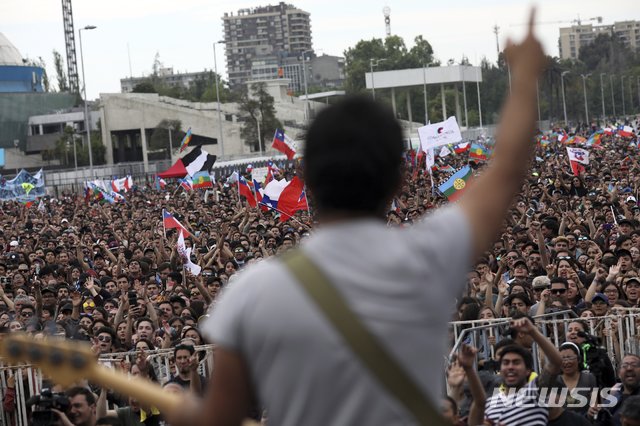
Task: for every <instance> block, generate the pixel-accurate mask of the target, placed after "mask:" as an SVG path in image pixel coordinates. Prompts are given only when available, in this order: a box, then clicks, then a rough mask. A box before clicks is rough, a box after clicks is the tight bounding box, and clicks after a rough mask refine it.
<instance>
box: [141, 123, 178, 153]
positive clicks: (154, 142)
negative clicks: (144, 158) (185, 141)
mask: <svg viewBox="0 0 640 426" xmlns="http://www.w3.org/2000/svg"><path fill="white" fill-rule="evenodd" d="M169 132H171V147H172V148H173V149H175V148H177V147H179V146H180V142H181V141H182V138H184V135H185V132H183V131H182V121H180V120H170V119H167V118H165V119H163V120H161V121H160V123H158V125H157V126H156V128H155V129H154V130H153V133H152V134H151V137H150V138H149V149H150V150H165V151H166V149H167V147H168V146H169Z"/></svg>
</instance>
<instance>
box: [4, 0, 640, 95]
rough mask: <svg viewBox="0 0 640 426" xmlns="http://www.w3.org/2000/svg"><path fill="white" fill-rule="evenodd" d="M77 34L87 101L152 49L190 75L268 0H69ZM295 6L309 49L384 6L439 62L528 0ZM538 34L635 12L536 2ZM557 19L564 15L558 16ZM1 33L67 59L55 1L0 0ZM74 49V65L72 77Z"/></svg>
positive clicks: (469, 50) (482, 50)
mask: <svg viewBox="0 0 640 426" xmlns="http://www.w3.org/2000/svg"><path fill="white" fill-rule="evenodd" d="M72 3H73V15H74V16H73V17H74V24H75V28H76V34H77V31H78V29H79V28H82V27H84V26H86V25H95V26H97V27H98V28H97V29H95V30H93V31H86V32H85V31H83V48H84V59H85V72H86V78H87V91H88V95H89V98H96V97H97V96H98V94H99V93H113V92H119V91H120V78H124V77H127V76H129V72H130V71H129V55H128V53H127V46H128V49H129V52H130V57H131V72H132V74H133V75H134V76H142V75H146V74H148V73H149V72H150V70H151V66H152V63H153V59H154V56H155V54H156V52H158V53H159V54H160V60H161V61H162V62H163V63H164V65H165V66H169V67H173V68H174V70H175V71H180V72H186V71H188V72H195V71H202V70H203V69H205V68H206V69H212V68H213V66H214V60H213V48H212V43H213V42H214V41H217V40H221V39H222V38H223V27H222V19H221V18H222V16H223V14H224V13H225V12H234V13H235V12H236V11H237V10H238V9H240V8H248V7H255V6H259V5H266V4H269V3H268V2H267V1H254V0H102V1H96V0H72ZM276 3H277V2H275V1H273V2H271V3H270V4H276ZM293 4H295V5H296V6H297V7H299V8H301V9H303V10H306V11H308V12H309V13H310V14H311V26H312V37H313V47H314V49H315V50H316V51H317V52H319V53H325V54H329V55H343V52H344V51H345V49H347V48H348V47H351V46H353V45H355V43H357V42H358V41H359V40H361V39H371V38H381V37H384V36H385V24H384V16H383V13H382V8H383V7H384V6H385V5H388V6H389V7H390V8H391V32H392V34H395V35H399V36H401V37H403V38H404V40H405V43H406V44H407V46H408V47H411V45H412V41H413V38H414V37H415V36H417V35H420V34H422V35H423V37H424V38H425V39H427V40H428V41H429V42H430V43H431V45H432V46H433V48H434V51H435V56H436V57H437V58H438V59H440V60H441V61H442V62H446V61H447V60H448V59H450V58H454V59H455V60H456V62H458V61H459V60H460V58H461V57H462V56H463V55H466V56H468V57H469V60H470V61H471V62H472V63H474V64H476V63H478V62H479V60H480V59H481V58H482V57H483V56H486V57H487V58H488V59H489V60H490V61H495V59H496V56H497V55H496V39H495V35H494V33H493V26H494V25H496V24H497V25H498V26H499V27H500V36H499V40H500V46H502V45H503V43H504V41H505V38H506V36H507V35H511V36H512V37H513V38H515V39H516V40H517V39H519V38H520V37H521V36H522V34H523V32H524V29H525V28H526V27H525V26H523V25H518V24H522V23H524V22H526V19H527V14H528V10H529V7H530V5H531V4H532V3H531V2H530V1H524V0H453V1H437V2H436V1H432V0H387V1H384V0H383V1H376V0H350V1H345V0H340V1H337V0H299V1H295V2H293ZM536 4H537V7H538V22H539V25H538V27H537V34H538V35H539V37H540V38H541V39H542V41H543V43H544V47H545V49H546V51H547V53H549V54H551V55H553V56H557V55H558V46H557V45H558V28H559V27H560V26H567V25H570V21H572V20H574V19H577V18H578V16H580V18H582V20H583V22H586V21H587V20H588V18H592V17H596V16H602V17H603V23H604V24H611V23H613V22H615V21H621V20H625V19H632V20H633V19H635V20H638V19H640V8H638V5H637V0H608V1H602V0H580V1H578V0H564V1H563V0H543V1H538V2H537V3H536ZM558 21H562V22H565V23H564V24H563V23H558ZM0 32H2V33H4V35H5V36H6V37H7V38H8V39H9V40H10V41H11V42H12V43H13V44H14V45H15V47H16V48H17V49H18V50H19V51H20V53H21V54H22V56H23V57H30V58H37V57H39V56H41V57H42V58H43V59H44V60H45V62H46V63H47V70H48V72H49V75H50V77H51V79H52V80H55V72H54V70H53V55H52V51H53V50H54V49H56V50H58V51H59V52H60V53H61V54H62V55H63V57H64V58H65V61H66V54H65V48H64V31H63V24H62V7H61V2H60V0H0ZM76 48H77V50H78V72H79V73H80V74H81V66H80V57H79V51H80V46H79V43H78V40H77V37H76ZM217 49H218V50H217V59H218V72H220V73H221V74H222V75H223V76H225V77H226V69H225V68H226V64H225V62H224V54H223V45H219V46H217Z"/></svg>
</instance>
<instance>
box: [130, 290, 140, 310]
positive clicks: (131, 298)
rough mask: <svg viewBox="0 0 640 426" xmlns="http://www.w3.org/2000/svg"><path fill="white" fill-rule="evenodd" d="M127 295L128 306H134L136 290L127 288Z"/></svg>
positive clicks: (136, 299)
mask: <svg viewBox="0 0 640 426" xmlns="http://www.w3.org/2000/svg"><path fill="white" fill-rule="evenodd" d="M127 297H128V298H129V306H131V307H132V308H133V307H134V306H136V304H137V303H138V295H137V294H136V292H135V291H133V290H129V293H127Z"/></svg>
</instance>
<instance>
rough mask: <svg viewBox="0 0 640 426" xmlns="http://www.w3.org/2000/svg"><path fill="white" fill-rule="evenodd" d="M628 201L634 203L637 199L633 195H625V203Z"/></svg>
mask: <svg viewBox="0 0 640 426" xmlns="http://www.w3.org/2000/svg"><path fill="white" fill-rule="evenodd" d="M629 201H632V202H634V203H636V202H637V201H638V200H636V197H634V196H633V195H629V196H628V197H627V203H628V202H629Z"/></svg>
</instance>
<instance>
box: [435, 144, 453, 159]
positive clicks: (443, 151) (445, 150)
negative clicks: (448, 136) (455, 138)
mask: <svg viewBox="0 0 640 426" xmlns="http://www.w3.org/2000/svg"><path fill="white" fill-rule="evenodd" d="M449 154H451V150H450V149H449V148H447V147H446V146H443V147H442V149H441V150H440V153H439V154H438V156H440V157H446V156H447V155H449Z"/></svg>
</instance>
